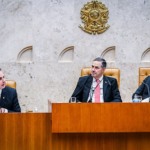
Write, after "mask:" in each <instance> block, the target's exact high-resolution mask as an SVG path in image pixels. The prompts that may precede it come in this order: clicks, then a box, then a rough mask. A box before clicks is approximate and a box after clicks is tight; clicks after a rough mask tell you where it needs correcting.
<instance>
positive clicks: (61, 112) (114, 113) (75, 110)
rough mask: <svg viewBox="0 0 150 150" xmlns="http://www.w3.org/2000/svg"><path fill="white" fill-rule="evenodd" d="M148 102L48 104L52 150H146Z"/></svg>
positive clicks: (149, 126) (149, 144)
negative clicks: (50, 116) (49, 107)
mask: <svg viewBox="0 0 150 150" xmlns="http://www.w3.org/2000/svg"><path fill="white" fill-rule="evenodd" d="M149 132H150V103H101V104H94V103H92V104H89V103H77V104H64V103H63V104H58V103H57V104H53V105H52V133H53V148H54V150H60V149H61V150H91V149H92V150H98V149H100V150H149V148H150V142H149V141H150V133H149Z"/></svg>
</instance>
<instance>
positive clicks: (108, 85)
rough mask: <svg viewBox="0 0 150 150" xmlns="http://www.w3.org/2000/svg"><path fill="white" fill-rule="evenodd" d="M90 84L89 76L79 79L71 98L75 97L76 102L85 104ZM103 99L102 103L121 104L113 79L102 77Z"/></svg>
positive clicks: (116, 85)
mask: <svg viewBox="0 0 150 150" xmlns="http://www.w3.org/2000/svg"><path fill="white" fill-rule="evenodd" d="M92 82H93V77H92V76H91V75H90V76H84V77H80V78H79V81H78V83H77V86H76V88H75V91H74V92H73V94H72V97H76V99H77V101H78V102H87V100H88V97H89V93H90V89H91V85H92ZM103 97H104V102H122V100H121V96H120V92H119V90H118V84H117V80H116V79H115V78H111V77H106V76H104V77H103Z"/></svg>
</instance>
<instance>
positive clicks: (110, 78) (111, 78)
mask: <svg viewBox="0 0 150 150" xmlns="http://www.w3.org/2000/svg"><path fill="white" fill-rule="evenodd" d="M104 78H105V79H108V80H110V81H113V80H117V79H116V78H114V77H109V76H104Z"/></svg>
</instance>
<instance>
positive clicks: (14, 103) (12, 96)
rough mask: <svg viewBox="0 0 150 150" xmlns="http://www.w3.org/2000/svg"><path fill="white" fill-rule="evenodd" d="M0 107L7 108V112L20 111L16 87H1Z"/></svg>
mask: <svg viewBox="0 0 150 150" xmlns="http://www.w3.org/2000/svg"><path fill="white" fill-rule="evenodd" d="M0 107H2V108H6V109H8V112H21V108H20V105H19V102H18V97H17V92H16V89H13V88H10V87H8V86H6V87H5V88H4V89H2V93H1V98H0Z"/></svg>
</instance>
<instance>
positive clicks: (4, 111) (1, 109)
mask: <svg viewBox="0 0 150 150" xmlns="http://www.w3.org/2000/svg"><path fill="white" fill-rule="evenodd" d="M0 113H8V110H7V109H5V108H0Z"/></svg>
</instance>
